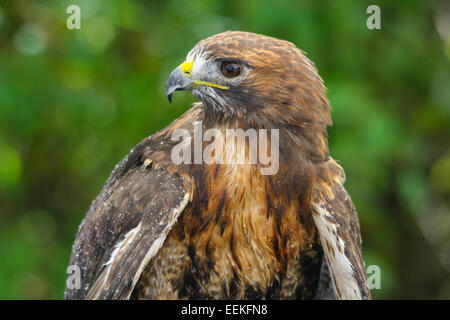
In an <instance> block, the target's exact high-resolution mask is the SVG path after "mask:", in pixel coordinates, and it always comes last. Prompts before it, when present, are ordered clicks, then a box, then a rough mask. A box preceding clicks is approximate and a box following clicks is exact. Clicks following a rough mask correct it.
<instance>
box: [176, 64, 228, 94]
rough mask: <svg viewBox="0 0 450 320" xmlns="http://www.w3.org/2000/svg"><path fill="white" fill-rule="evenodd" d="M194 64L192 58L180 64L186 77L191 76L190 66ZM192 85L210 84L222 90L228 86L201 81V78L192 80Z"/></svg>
mask: <svg viewBox="0 0 450 320" xmlns="http://www.w3.org/2000/svg"><path fill="white" fill-rule="evenodd" d="M193 65H194V62H193V61H192V60H188V61H185V62H183V63H182V64H180V68H181V71H183V73H184V75H185V76H186V77H188V78H191V77H192V67H193ZM193 82H194V86H210V87H215V88H219V89H222V90H227V89H229V87H227V86H221V85H220V84H215V83H212V82H207V81H202V80H194V81H193Z"/></svg>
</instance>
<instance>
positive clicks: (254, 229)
mask: <svg viewBox="0 0 450 320" xmlns="http://www.w3.org/2000/svg"><path fill="white" fill-rule="evenodd" d="M225 148H226V146H225ZM259 169H260V168H259V166H258V165H250V164H240V165H235V164H211V165H193V166H191V167H190V171H189V174H190V176H191V177H192V179H193V180H194V182H195V183H194V185H195V186H196V189H195V190H194V191H193V201H192V203H191V204H190V205H189V206H188V207H187V208H186V210H185V212H184V213H183V216H182V217H181V218H180V220H179V222H178V223H177V224H176V226H175V227H174V229H173V230H172V231H171V232H170V234H169V236H168V238H167V239H166V241H165V243H164V246H163V248H162V249H161V251H160V252H159V253H158V255H157V256H156V257H155V258H154V259H153V261H152V263H150V264H149V266H148V267H147V269H146V270H145V271H144V273H143V275H142V276H141V278H140V281H139V282H138V284H137V286H136V288H135V291H134V294H133V296H134V297H135V298H146V299H159V298H160V299H178V298H193V299H205V298H213V299H224V298H225V299H226V298H231V299H235V298H236V299H252V298H256V299H258V298H272V299H289V298H311V297H312V295H313V294H314V289H315V287H316V286H317V280H318V276H319V270H320V264H321V260H322V250H321V247H320V245H319V244H318V238H317V234H316V229H315V227H314V224H313V222H312V220H311V219H312V218H311V215H310V212H306V211H305V210H307V209H306V207H307V206H305V204H304V203H302V202H304V201H307V199H302V198H301V197H299V195H301V194H302V192H300V190H296V188H297V187H296V186H297V184H296V183H293V182H292V180H291V179H292V177H291V176H290V175H289V174H287V168H285V167H281V168H280V171H279V172H278V173H277V174H276V175H273V176H263V175H261V174H260V170H259Z"/></svg>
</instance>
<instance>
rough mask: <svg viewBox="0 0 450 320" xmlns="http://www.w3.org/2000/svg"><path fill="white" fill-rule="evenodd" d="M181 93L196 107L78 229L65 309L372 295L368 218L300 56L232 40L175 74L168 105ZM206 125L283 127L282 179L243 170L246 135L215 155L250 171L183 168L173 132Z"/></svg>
mask: <svg viewBox="0 0 450 320" xmlns="http://www.w3.org/2000/svg"><path fill="white" fill-rule="evenodd" d="M178 90H189V91H191V92H192V94H194V95H195V96H196V97H198V99H199V100H200V102H197V103H195V104H194V105H193V107H192V108H191V109H189V110H188V111H187V112H186V113H184V114H183V115H182V116H180V117H179V118H178V119H176V120H175V121H174V122H172V123H171V124H170V125H169V126H168V127H166V128H165V129H163V130H161V131H160V132H158V133H156V134H154V135H152V136H150V137H148V138H145V139H144V140H143V141H141V142H140V143H139V144H138V145H137V146H136V147H135V148H134V149H133V150H132V151H131V152H130V154H129V155H128V156H127V157H125V159H123V160H122V161H121V162H120V163H119V164H118V165H117V166H116V168H115V169H114V171H113V172H112V174H111V175H110V177H109V179H108V180H107V182H106V184H105V186H104V188H103V190H102V191H101V193H100V195H99V196H98V197H97V198H96V199H95V200H94V202H93V203H92V205H91V207H90V209H89V211H88V212H87V214H86V217H85V218H84V220H83V221H82V223H81V225H80V227H79V230H78V233H77V236H76V239H75V242H74V245H73V250H72V256H71V259H70V265H73V266H78V267H79V268H80V271H81V272H80V275H81V279H80V281H81V285H80V286H79V288H69V287H67V288H66V291H65V297H66V299H370V298H371V296H370V291H369V289H368V286H367V278H366V271H365V266H364V261H363V258H362V254H361V236H360V226H359V221H358V216H357V213H356V210H355V207H354V205H353V203H352V200H351V199H350V197H349V195H348V193H347V192H346V190H345V189H344V187H343V183H344V180H345V176H344V171H343V169H342V168H341V167H340V165H339V164H337V163H336V161H334V160H333V159H332V158H331V156H330V154H329V150H328V140H327V126H330V125H331V124H332V122H331V117H330V109H331V108H330V103H329V101H328V99H327V97H326V93H325V91H326V88H325V86H324V83H323V81H322V79H321V78H320V76H319V75H318V73H317V69H316V67H315V66H314V64H313V63H312V62H311V61H310V60H308V59H307V58H306V56H305V55H304V53H303V52H302V51H301V50H299V49H298V48H297V47H296V46H295V45H294V44H292V43H290V42H287V41H282V40H279V39H275V38H272V37H268V36H264V35H258V34H254V33H248V32H240V31H228V32H223V33H220V34H217V35H214V36H211V37H209V38H207V39H204V40H202V41H200V42H199V43H198V44H197V45H195V47H194V48H193V49H192V50H191V51H190V52H189V53H188V55H187V58H186V60H185V62H183V63H182V64H181V65H180V66H179V67H177V68H176V69H175V70H174V71H173V72H172V74H171V75H170V77H169V79H168V81H167V87H166V95H167V97H168V98H169V101H171V99H172V95H173V93H174V91H178ZM199 124H200V127H201V129H202V130H203V132H205V131H206V130H208V129H215V130H217V131H218V132H222V133H224V134H225V135H227V134H228V132H229V130H239V129H241V130H248V129H254V130H266V131H264V132H270V135H273V133H272V132H275V131H273V130H276V132H277V133H278V138H279V143H278V150H275V151H276V152H277V155H278V167H277V170H276V172H275V173H273V174H263V173H262V171H261V170H260V169H261V168H263V167H266V165H267V163H266V164H264V163H261V162H257V163H249V162H248V161H246V160H249V159H248V158H249V155H248V154H249V153H250V151H251V150H250V149H251V148H253V147H252V146H251V145H250V139H247V138H248V137H247V136H246V137H245V139H240V140H239V141H238V142H236V144H233V146H236V148H234V147H233V148H232V147H230V144H231V142H230V140H226V142H224V143H222V144H218V145H219V146H221V147H218V146H217V145H216V148H215V150H214V154H215V156H217V155H222V156H225V157H226V158H227V159H228V160H230V159H231V160H233V159H235V160H236V158H239V157H241V159H240V160H244V161H242V162H240V163H239V162H233V161H231V162H227V163H219V162H209V163H205V161H200V162H198V161H197V162H196V161H193V162H182V163H175V162H174V161H173V150H174V148H175V147H176V146H179V143H180V139H174V134H175V133H177V132H179V130H183V131H182V132H184V133H187V134H188V135H189V137H190V138H189V139H186V141H184V142H183V143H187V142H191V140H192V139H195V135H196V132H195V130H196V125H197V126H199ZM178 138H179V137H178ZM211 140H212V139H211ZM234 142H235V141H234V139H233V143H234ZM271 143H272V140H270V142H267V141H266V144H262V146H261V145H260V146H259V148H262V149H264V148H270V147H271V146H270V144H271ZM237 147H241V151H242V150H244V152H243V153H241V154H239V152H237V151H236V150H237V149H238V148H237ZM206 148H208V144H207V143H205V141H201V144H200V152H203V151H205V149H206ZM194 149H195V148H194V147H192V146H188V147H187V148H185V149H184V150H185V151H186V150H189V151H192V153H193V154H194V153H196V152H197V151H198V150H197V151H196V150H194ZM242 154H244V156H242ZM242 157H243V159H242ZM191 158H192V154H191ZM200 159H202V158H201V153H200Z"/></svg>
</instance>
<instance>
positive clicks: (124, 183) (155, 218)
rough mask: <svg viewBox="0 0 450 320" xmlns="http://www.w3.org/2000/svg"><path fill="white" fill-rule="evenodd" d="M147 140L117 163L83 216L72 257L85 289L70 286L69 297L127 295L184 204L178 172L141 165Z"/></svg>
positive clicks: (183, 191) (118, 296)
mask: <svg viewBox="0 0 450 320" xmlns="http://www.w3.org/2000/svg"><path fill="white" fill-rule="evenodd" d="M145 143H148V140H147V141H144V142H142V143H141V144H139V145H138V146H137V147H136V148H135V149H134V150H133V151H132V152H131V153H130V155H129V156H128V157H127V158H125V159H124V160H123V161H122V162H121V163H120V164H119V165H118V166H117V168H116V169H115V170H114V172H113V173H112V175H111V177H110V178H109V179H108V182H107V183H106V185H105V187H104V188H103V190H102V192H101V194H100V195H99V196H98V197H97V199H96V200H95V201H94V202H93V203H92V205H91V208H90V210H89V211H88V213H87V215H86V217H85V219H84V220H83V222H82V224H81V226H80V228H79V230H78V233H77V237H76V239H75V242H74V245H73V250H72V257H71V260H70V265H75V266H78V267H79V268H80V270H81V287H80V288H78V289H77V288H74V289H69V288H67V289H66V292H65V297H66V299H128V298H129V297H130V295H131V293H132V290H133V288H134V286H135V285H136V282H137V281H138V279H139V276H140V274H141V272H142V271H143V269H144V267H145V265H147V264H148V263H149V261H150V259H151V258H152V257H153V256H154V255H155V254H156V253H157V252H158V251H159V249H160V248H161V246H162V245H163V243H164V240H165V238H166V237H167V235H168V233H169V231H170V230H171V228H172V226H173V225H174V223H175V222H176V221H177V218H178V217H179V215H180V214H181V213H182V212H183V210H184V208H185V207H186V205H187V203H188V199H189V193H188V192H186V189H185V187H184V183H183V179H182V178H181V177H180V176H178V175H176V174H172V173H169V172H168V171H166V170H164V169H155V168H147V169H146V170H142V169H141V165H142V163H143V159H142V150H143V149H144V147H145Z"/></svg>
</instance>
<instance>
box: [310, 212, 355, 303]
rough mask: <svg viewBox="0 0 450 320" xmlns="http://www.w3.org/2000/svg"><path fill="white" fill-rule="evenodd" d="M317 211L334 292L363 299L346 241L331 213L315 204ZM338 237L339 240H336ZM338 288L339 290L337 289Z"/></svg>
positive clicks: (318, 227) (315, 221)
mask: <svg viewBox="0 0 450 320" xmlns="http://www.w3.org/2000/svg"><path fill="white" fill-rule="evenodd" d="M315 209H316V211H317V212H315V214H313V219H314V223H315V225H316V227H317V229H318V231H319V235H320V240H321V243H322V248H323V250H324V253H325V258H326V260H327V264H328V268H329V270H330V274H331V279H332V282H333V286H334V294H335V296H336V297H338V298H339V299H344V300H359V299H362V296H361V291H360V289H359V284H358V281H357V280H356V277H355V274H354V271H353V266H352V264H351V262H350V260H349V259H348V257H347V256H346V255H345V243H344V241H343V240H342V239H341V238H340V237H339V235H338V233H337V227H336V225H335V224H333V223H332V222H330V221H329V220H328V219H327V218H326V216H328V217H330V213H329V212H328V211H327V210H326V209H325V208H324V207H322V206H320V205H317V206H315ZM336 239H337V240H338V242H336ZM327 242H328V243H329V244H330V246H331V247H332V249H333V251H334V253H333V252H330V250H329V249H328V246H327V245H326V243H327ZM337 289H338V290H337Z"/></svg>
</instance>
